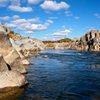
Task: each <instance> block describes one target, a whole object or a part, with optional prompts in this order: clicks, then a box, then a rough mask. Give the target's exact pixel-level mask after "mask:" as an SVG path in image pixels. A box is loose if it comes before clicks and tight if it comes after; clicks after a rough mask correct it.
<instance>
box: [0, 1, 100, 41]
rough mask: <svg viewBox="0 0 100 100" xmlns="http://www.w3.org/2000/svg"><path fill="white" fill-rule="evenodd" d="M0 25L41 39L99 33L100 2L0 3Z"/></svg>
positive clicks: (23, 34)
mask: <svg viewBox="0 0 100 100" xmlns="http://www.w3.org/2000/svg"><path fill="white" fill-rule="evenodd" d="M0 23H3V24H5V25H7V26H8V27H9V28H10V29H12V30H13V31H14V32H16V33H19V34H21V35H22V36H29V37H32V38H37V39H40V40H58V39H62V38H79V37H81V36H82V35H84V34H85V33H86V32H88V31H90V30H92V29H96V30H100V0H0Z"/></svg>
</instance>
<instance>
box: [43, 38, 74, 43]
mask: <svg viewBox="0 0 100 100" xmlns="http://www.w3.org/2000/svg"><path fill="white" fill-rule="evenodd" d="M72 41H73V40H72V39H70V38H64V39H60V40H57V41H43V43H62V42H72Z"/></svg>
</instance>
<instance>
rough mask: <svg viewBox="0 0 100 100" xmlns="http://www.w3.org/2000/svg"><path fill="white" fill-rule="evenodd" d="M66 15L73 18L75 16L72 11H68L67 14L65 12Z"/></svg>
mask: <svg viewBox="0 0 100 100" xmlns="http://www.w3.org/2000/svg"><path fill="white" fill-rule="evenodd" d="M65 15H66V16H73V14H72V12H71V11H66V12H65Z"/></svg>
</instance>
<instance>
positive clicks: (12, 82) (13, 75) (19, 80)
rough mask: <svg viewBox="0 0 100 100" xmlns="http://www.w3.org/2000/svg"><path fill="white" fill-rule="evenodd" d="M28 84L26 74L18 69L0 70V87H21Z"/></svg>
mask: <svg viewBox="0 0 100 100" xmlns="http://www.w3.org/2000/svg"><path fill="white" fill-rule="evenodd" d="M25 84H26V80H25V77H24V75H22V74H21V73H19V72H17V71H3V72H0V89H2V88H6V87H20V86H23V85H25Z"/></svg>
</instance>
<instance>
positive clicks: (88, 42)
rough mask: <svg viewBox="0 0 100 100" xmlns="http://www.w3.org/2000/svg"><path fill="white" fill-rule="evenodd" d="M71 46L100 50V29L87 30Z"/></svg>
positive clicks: (73, 47) (87, 49) (78, 48)
mask: <svg viewBox="0 0 100 100" xmlns="http://www.w3.org/2000/svg"><path fill="white" fill-rule="evenodd" d="M70 48H72V49H77V50H86V51H100V31H97V30H92V31H90V32H87V33H86V34H85V35H84V36H82V37H81V38H80V39H79V40H76V41H74V42H73V43H71V47H70Z"/></svg>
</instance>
